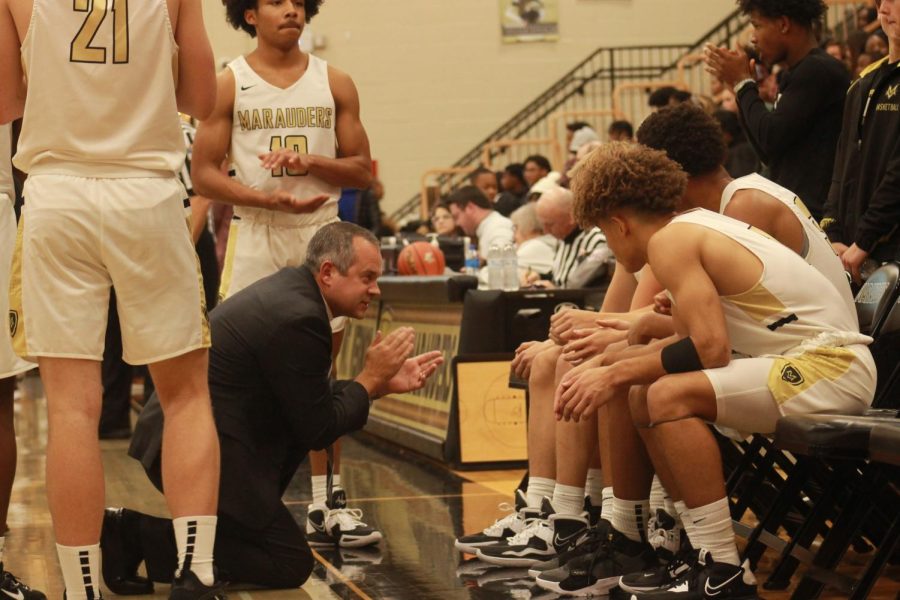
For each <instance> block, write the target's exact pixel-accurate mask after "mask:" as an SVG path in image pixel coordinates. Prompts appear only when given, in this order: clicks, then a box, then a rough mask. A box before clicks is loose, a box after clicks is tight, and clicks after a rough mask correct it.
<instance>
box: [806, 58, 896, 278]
mask: <svg viewBox="0 0 900 600" xmlns="http://www.w3.org/2000/svg"><path fill="white" fill-rule="evenodd" d="M867 105H868V109H867V108H866V106H867ZM823 225H825V231H826V233H828V237H829V238H830V239H831V241H833V242H842V243H844V244H847V245H848V246H849V245H851V244H853V243H856V245H857V246H859V247H860V248H861V249H862V250H865V251H866V252H869V253H870V254H871V255H872V257H873V258H875V259H876V260H895V259H897V258H900V235H898V232H897V230H898V227H897V226H898V225H900V63H893V64H888V62H887V58H885V59H883V60H881V61H879V62H877V63H874V64H872V65H870V66H869V67H868V68H867V69H866V70H865V71H863V73H862V75H861V76H860V78H859V79H858V80H857V81H855V82H854V83H853V85H852V86H851V88H850V91H849V92H848V93H847V103H846V108H845V110H844V124H843V130H842V131H841V138H840V142H839V144H838V150H837V155H836V157H835V161H834V175H833V179H832V182H831V191H830V193H829V194H828V204H827V206H826V209H825V220H824V221H823Z"/></svg>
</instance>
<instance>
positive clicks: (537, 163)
mask: <svg viewBox="0 0 900 600" xmlns="http://www.w3.org/2000/svg"><path fill="white" fill-rule="evenodd" d="M552 170H553V167H551V166H550V161H549V160H547V157H546V156H542V155H540V154H532V155H531V156H529V157H528V158H526V159H525V170H524V176H525V183H527V184H528V187H529V188H530V187H531V186H533V185H534V184H535V183H537V182H538V180H540V179H543V178H544V177H546V176H547V175H548V174H549V173H550V171H552Z"/></svg>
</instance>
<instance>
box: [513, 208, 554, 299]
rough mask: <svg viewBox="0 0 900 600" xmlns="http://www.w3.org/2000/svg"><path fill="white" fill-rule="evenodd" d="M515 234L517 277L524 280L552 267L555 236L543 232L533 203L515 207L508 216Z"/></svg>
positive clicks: (548, 271)
mask: <svg viewBox="0 0 900 600" xmlns="http://www.w3.org/2000/svg"><path fill="white" fill-rule="evenodd" d="M509 219H510V220H511V221H512V224H513V228H514V229H515V234H516V258H517V260H518V263H519V279H520V280H521V281H526V280H527V279H528V277H529V275H531V274H532V273H537V274H538V275H547V274H549V273H550V270H551V269H552V268H553V258H554V256H555V255H556V243H557V242H556V238H554V237H553V236H552V235H549V234H545V233H544V228H543V227H541V222H540V221H539V220H538V218H537V213H536V211H535V206H534V203H533V202H532V203H529V204H526V205H525V206H522V207H520V208H518V209H516V210H515V211H514V212H513V214H511V215H510V216H509Z"/></svg>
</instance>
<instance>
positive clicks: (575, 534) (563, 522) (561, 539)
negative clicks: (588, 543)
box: [550, 513, 589, 555]
mask: <svg viewBox="0 0 900 600" xmlns="http://www.w3.org/2000/svg"><path fill="white" fill-rule="evenodd" d="M588 527H589V526H588V513H582V514H581V515H551V516H550V529H552V530H553V549H554V550H556V554H557V555H559V554H562V553H563V552H568V551H569V550H571V549H572V548H574V547H575V546H577V545H578V544H580V543H581V542H582V541H584V539H585V538H586V537H587V532H588Z"/></svg>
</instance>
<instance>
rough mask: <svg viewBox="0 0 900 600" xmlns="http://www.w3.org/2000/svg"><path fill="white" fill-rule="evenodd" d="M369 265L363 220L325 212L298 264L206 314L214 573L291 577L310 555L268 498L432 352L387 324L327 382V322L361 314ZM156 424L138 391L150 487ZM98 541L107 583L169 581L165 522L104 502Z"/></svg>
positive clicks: (424, 369) (403, 385)
mask: <svg viewBox="0 0 900 600" xmlns="http://www.w3.org/2000/svg"><path fill="white" fill-rule="evenodd" d="M381 268H382V261H381V252H380V249H379V245H378V241H377V240H376V239H375V237H374V236H373V235H372V234H371V233H370V232H369V231H367V230H365V229H362V228H361V227H359V226H357V225H354V224H352V223H340V222H339V223H332V224H329V225H325V226H324V227H322V228H321V229H319V231H318V232H316V234H315V235H314V236H313V238H312V239H311V240H310V243H309V248H308V252H307V255H306V262H305V264H304V265H303V266H300V267H287V268H284V269H282V270H280V271H278V272H277V273H275V274H274V275H270V276H269V277H266V278H264V279H261V280H260V281H258V282H256V283H254V284H251V285H250V286H249V287H247V288H245V289H244V290H242V291H241V292H238V293H237V294H235V295H234V296H233V297H232V298H231V299H229V300H228V301H227V302H224V303H222V304H221V305H219V306H218V307H217V308H216V309H215V310H214V311H212V313H211V314H210V326H211V330H212V339H213V350H212V352H211V353H210V367H209V383H210V391H211V395H212V398H213V408H214V413H215V417H216V429H217V431H218V434H219V440H220V444H221V448H222V479H221V482H222V483H221V487H220V491H219V499H220V500H219V528H218V531H217V535H216V542H215V551H216V566H217V568H218V569H219V575H220V577H221V578H222V579H224V580H226V581H230V582H233V583H235V582H237V583H242V584H254V585H258V586H263V587H267V588H295V587H298V586H300V585H302V584H303V582H304V581H306V579H307V578H308V577H309V574H310V572H311V571H312V567H313V563H314V561H313V557H312V553H311V551H310V548H309V545H308V543H307V541H306V539H305V536H304V532H303V530H302V529H301V528H300V527H299V526H298V525H297V523H296V522H295V521H294V518H293V517H292V516H291V513H290V511H289V510H288V508H287V507H286V506H285V505H284V504H283V502H282V500H281V497H282V494H284V492H285V490H286V488H287V486H288V484H289V483H290V481H291V479H292V477H293V476H294V473H295V472H296V470H297V468H298V466H299V465H300V463H301V462H303V460H304V459H305V458H306V456H307V453H309V451H310V450H314V449H322V448H325V447H327V446H328V445H329V444H331V443H332V442H334V440H336V439H337V438H339V437H340V436H342V435H345V434H347V433H350V432H352V431H356V430H358V429H360V428H362V426H363V425H364V424H365V423H366V419H367V417H368V414H369V405H370V403H371V400H372V399H374V398H378V397H379V396H382V395H384V394H395V393H406V392H410V391H414V390H417V389H419V388H421V387H422V386H423V385H424V384H425V381H426V380H427V378H428V377H429V376H430V375H431V374H432V373H434V372H435V370H436V369H437V368H438V366H439V365H440V364H441V363H442V362H443V358H442V356H441V353H440V352H436V351H435V352H426V353H424V354H421V355H419V356H416V357H413V358H408V357H409V355H410V354H411V352H412V350H413V347H414V338H415V334H414V332H413V331H412V329H410V328H401V329H397V330H395V331H393V332H391V333H389V334H388V335H386V336H381V335H378V336H376V340H375V341H374V342H373V343H372V345H371V346H370V347H369V349H368V351H367V352H366V359H365V366H364V367H363V370H362V372H361V373H360V374H359V375H358V376H357V377H356V379H355V380H353V381H337V382H334V381H330V380H329V373H330V371H331V356H332V354H331V344H332V341H331V330H330V326H329V319H330V318H332V317H340V316H344V317H352V318H356V319H359V318H362V316H363V315H364V314H365V312H366V310H367V309H368V306H369V304H370V303H371V302H372V301H375V300H377V298H378V295H379V293H380V292H379V290H378V277H379V276H380V275H381ZM161 432H162V415H161V414H160V411H159V410H158V404H157V402H156V400H155V399H151V400H150V402H149V403H148V404H147V407H146V408H145V409H144V411H143V412H142V413H141V417H140V419H139V420H138V422H137V426H136V427H135V433H134V439H133V441H132V445H131V449H130V451H129V453H130V454H131V455H132V456H133V457H135V458H137V459H139V460H140V461H141V463H142V464H143V465H144V468H145V469H146V470H147V474H148V476H149V477H150V479H151V480H152V481H153V482H154V484H155V485H156V486H157V487H160V479H159V458H160V451H161V444H160V441H161V438H160V434H161ZM342 510H344V511H347V519H343V517H342V516H341V514H338V515H336V518H335V520H334V522H335V525H334V527H336V528H338V527H341V526H346V524H347V523H350V524H351V527H352V518H351V517H353V515H352V514H351V513H350V510H352V509H342ZM329 533H334V534H337V535H340V532H329ZM362 541H363V542H365V540H362ZM352 542H353V540H352V539H347V540H345V545H349V544H352ZM103 543H104V545H105V546H104V550H105V554H104V557H105V562H104V570H103V573H104V577H105V578H106V580H107V584H109V583H110V581H111V579H112V580H119V581H129V580H130V579H132V578H134V577H135V576H136V575H135V572H136V569H137V567H138V565H139V564H140V563H141V562H142V561H144V562H146V566H147V573H148V576H149V578H150V579H152V580H154V581H166V580H168V579H170V578H171V571H172V569H174V567H175V544H174V539H173V538H172V534H171V526H170V525H169V524H168V521H167V520H166V519H160V518H157V517H152V516H149V515H144V514H141V513H138V512H135V511H131V510H127V509H119V510H117V511H112V510H108V511H107V513H106V518H105V519H104V530H103ZM114 560H115V561H116V562H112V561H114ZM110 587H112V586H110Z"/></svg>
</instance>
